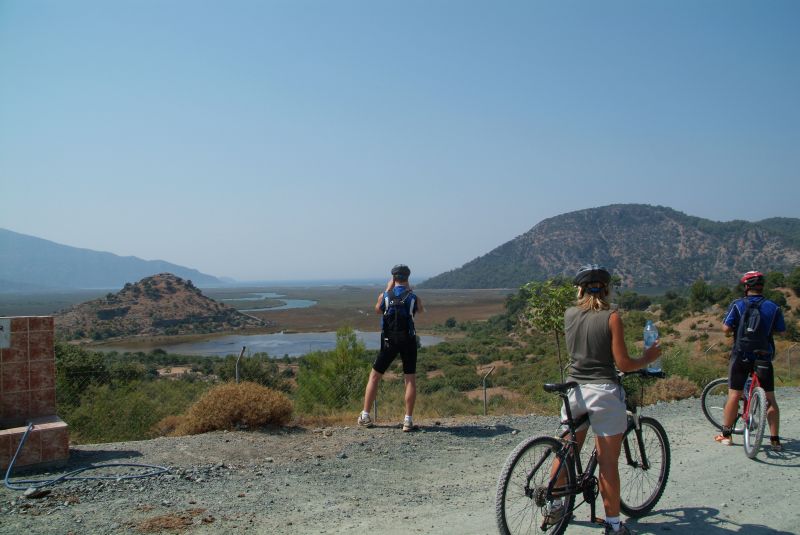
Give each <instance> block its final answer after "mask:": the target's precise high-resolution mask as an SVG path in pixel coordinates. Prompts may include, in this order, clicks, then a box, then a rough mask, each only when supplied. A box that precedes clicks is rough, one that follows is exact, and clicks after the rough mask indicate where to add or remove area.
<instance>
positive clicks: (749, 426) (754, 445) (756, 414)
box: [744, 386, 767, 459]
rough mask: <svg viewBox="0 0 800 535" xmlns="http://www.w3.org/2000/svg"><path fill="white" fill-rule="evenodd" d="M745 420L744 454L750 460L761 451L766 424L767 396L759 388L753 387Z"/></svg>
mask: <svg viewBox="0 0 800 535" xmlns="http://www.w3.org/2000/svg"><path fill="white" fill-rule="evenodd" d="M745 420H746V421H745V426H744V453H745V455H747V456H748V457H749V458H751V459H752V458H754V457H755V456H756V454H757V453H758V450H759V449H761V440H762V439H763V438H764V426H765V425H766V423H767V394H766V392H764V389H763V388H761V387H760V386H757V387H755V388H754V389H753V392H752V393H751V394H750V405H749V406H748V407H747V416H746V418H745Z"/></svg>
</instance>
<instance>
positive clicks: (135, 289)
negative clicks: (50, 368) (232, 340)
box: [55, 273, 268, 340]
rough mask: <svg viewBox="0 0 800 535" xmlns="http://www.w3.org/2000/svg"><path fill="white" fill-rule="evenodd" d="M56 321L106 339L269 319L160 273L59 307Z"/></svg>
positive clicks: (67, 329) (66, 329) (80, 334)
mask: <svg viewBox="0 0 800 535" xmlns="http://www.w3.org/2000/svg"><path fill="white" fill-rule="evenodd" d="M55 325H56V332H57V333H58V335H59V336H62V337H64V338H67V339H85V338H91V339H94V340H106V339H109V338H118V337H128V336H139V335H140V336H159V335H174V334H196V333H211V332H230V331H237V330H241V329H247V328H258V327H266V326H267V325H268V323H267V322H266V321H262V320H260V319H258V318H254V317H252V316H248V315H246V314H242V313H241V312H239V311H238V310H236V309H235V308H232V307H229V306H228V305H224V304H222V303H218V302H217V301H214V300H213V299H210V298H208V297H206V296H204V295H203V294H202V292H201V291H200V290H198V289H197V288H196V287H195V286H194V285H193V284H192V283H191V282H190V281H185V280H183V279H181V278H180V277H176V276H175V275H173V274H171V273H160V274H158V275H154V276H152V277H146V278H144V279H142V280H140V281H139V282H137V283H135V284H131V283H128V284H126V285H125V287H124V288H123V289H122V290H120V291H119V292H117V293H109V294H107V295H106V296H105V297H101V298H99V299H95V300H93V301H87V302H86V303H81V304H79V305H75V306H73V307H71V308H69V309H67V310H65V311H63V312H59V313H57V314H56V315H55Z"/></svg>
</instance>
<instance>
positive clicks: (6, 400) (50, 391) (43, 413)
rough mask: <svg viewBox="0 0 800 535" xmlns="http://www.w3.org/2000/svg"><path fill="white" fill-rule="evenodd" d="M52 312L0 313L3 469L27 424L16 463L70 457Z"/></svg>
mask: <svg viewBox="0 0 800 535" xmlns="http://www.w3.org/2000/svg"><path fill="white" fill-rule="evenodd" d="M54 340H55V335H54V326H53V318H52V317H49V316H47V317H14V318H0V468H2V469H3V470H5V469H6V467H7V466H8V463H9V462H10V461H11V458H12V457H13V455H14V453H15V452H16V450H17V446H18V445H19V441H20V439H21V438H22V434H23V433H24V432H25V429H26V428H27V424H28V423H29V422H32V423H33V424H34V428H33V431H32V432H31V433H30V434H29V435H28V438H27V440H26V442H25V445H24V446H23V449H22V450H21V452H20V455H19V456H18V457H17V461H16V464H15V466H26V465H35V464H44V463H46V464H53V463H60V462H64V461H66V460H67V458H68V457H69V435H68V433H67V425H66V424H65V423H64V422H63V421H62V420H61V419H60V418H58V416H56V390H55V384H56V383H55V375H56V370H55V352H54Z"/></svg>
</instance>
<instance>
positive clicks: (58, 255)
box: [0, 229, 221, 292]
mask: <svg viewBox="0 0 800 535" xmlns="http://www.w3.org/2000/svg"><path fill="white" fill-rule="evenodd" d="M164 272H169V273H174V274H176V275H178V276H180V277H182V278H184V279H190V280H191V281H192V282H193V283H194V284H197V285H199V286H211V285H216V284H219V283H220V282H221V281H220V280H219V279H217V278H216V277H213V276H211V275H206V274H204V273H201V272H199V271H197V270H196V269H191V268H187V267H183V266H178V265H175V264H170V263H169V262H164V261H162V260H142V259H141V258H136V257H135V256H117V255H115V254H112V253H103V252H98V251H91V250H89V249H79V248H77V247H69V246H67V245H60V244H58V243H54V242H51V241H48V240H43V239H41V238H35V237H33V236H27V235H25V234H18V233H16V232H12V231H10V230H6V229H0V292H2V291H26V290H32V289H39V290H47V289H63V288H119V287H121V286H122V285H123V284H125V283H126V282H128V281H132V280H139V279H141V278H143V277H147V276H148V275H154V274H156V273H164Z"/></svg>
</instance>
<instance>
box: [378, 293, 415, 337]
mask: <svg viewBox="0 0 800 535" xmlns="http://www.w3.org/2000/svg"><path fill="white" fill-rule="evenodd" d="M388 293H389V295H388V296H384V303H385V309H384V311H383V336H384V338H386V339H387V340H388V341H389V342H403V341H405V340H408V339H409V338H410V337H411V336H413V334H414V320H413V318H412V317H411V310H410V308H411V306H410V305H409V304H408V303H407V300H408V298H409V297H410V296H411V295H412V294H411V290H405V291H403V293H401V294H400V295H394V291H393V290H390V291H389V292H388Z"/></svg>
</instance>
